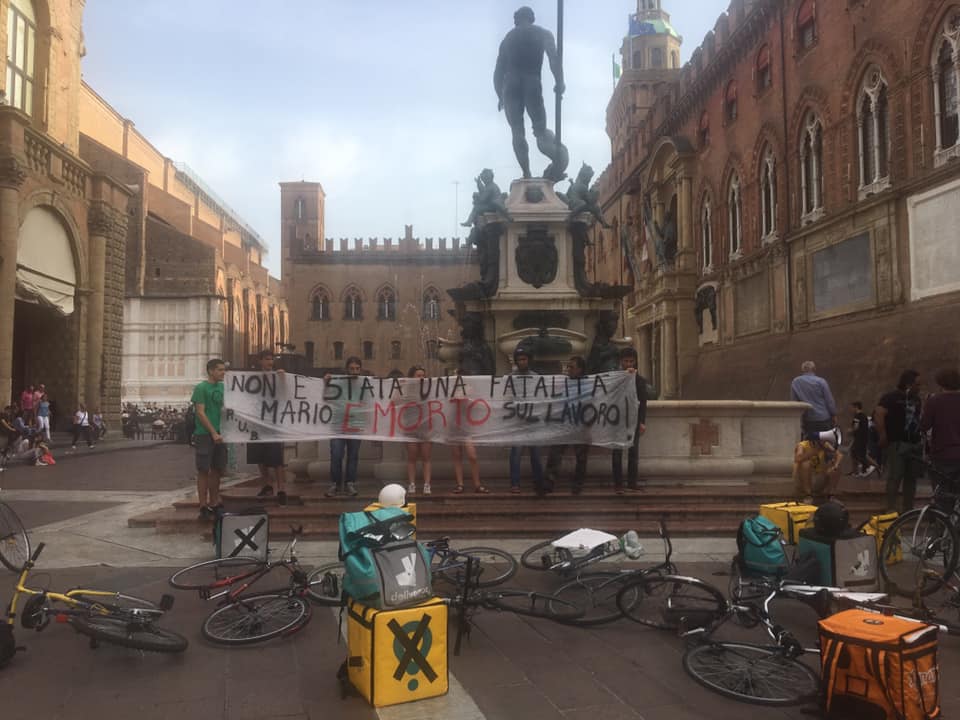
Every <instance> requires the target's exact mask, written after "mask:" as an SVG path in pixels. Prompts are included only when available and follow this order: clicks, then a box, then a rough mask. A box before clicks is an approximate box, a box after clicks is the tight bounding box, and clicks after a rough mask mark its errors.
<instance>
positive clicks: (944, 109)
mask: <svg viewBox="0 0 960 720" xmlns="http://www.w3.org/2000/svg"><path fill="white" fill-rule="evenodd" d="M933 95H934V97H933V103H934V105H933V107H934V114H935V120H934V126H935V129H936V135H937V146H936V151H935V154H934V164H935V165H936V166H939V165H942V164H943V163H945V162H946V161H947V160H949V159H950V158H951V157H957V156H960V142H958V140H960V11H955V12H954V13H953V14H952V15H951V16H950V17H949V18H948V19H947V21H946V22H945V23H944V27H943V29H942V30H941V33H940V36H939V39H938V44H937V45H936V48H935V51H934V57H933Z"/></svg>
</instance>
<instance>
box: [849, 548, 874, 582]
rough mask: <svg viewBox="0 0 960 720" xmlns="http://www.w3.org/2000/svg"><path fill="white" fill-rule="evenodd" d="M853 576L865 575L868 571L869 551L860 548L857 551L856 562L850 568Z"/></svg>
mask: <svg viewBox="0 0 960 720" xmlns="http://www.w3.org/2000/svg"><path fill="white" fill-rule="evenodd" d="M850 572H851V574H852V575H853V576H854V577H866V576H867V575H868V574H869V572H870V551H869V550H861V551H860V552H859V553H857V562H856V563H854V565H853V567H852V568H850Z"/></svg>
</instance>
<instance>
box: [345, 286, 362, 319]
mask: <svg viewBox="0 0 960 720" xmlns="http://www.w3.org/2000/svg"><path fill="white" fill-rule="evenodd" d="M343 319H344V320H363V299H362V298H361V297H360V291H359V290H357V288H355V287H351V288H350V289H348V290H347V292H346V293H344V296H343Z"/></svg>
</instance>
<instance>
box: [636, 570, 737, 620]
mask: <svg viewBox="0 0 960 720" xmlns="http://www.w3.org/2000/svg"><path fill="white" fill-rule="evenodd" d="M617 608H619V610H620V612H621V613H623V614H624V615H625V616H626V617H628V618H630V619H631V620H633V621H634V622H638V623H640V624H641V625H647V626H648V627H653V628H658V629H660V630H676V629H677V628H679V627H680V625H681V623H683V624H684V625H685V626H686V628H687V629H692V628H697V627H705V626H706V625H709V624H710V623H711V622H713V621H715V620H717V619H719V618H720V617H722V616H723V614H724V613H725V612H726V609H727V601H726V598H724V597H723V594H722V593H721V592H720V591H719V590H717V589H716V588H715V587H713V586H712V585H708V584H707V583H705V582H703V581H702V580H698V579H697V578H691V577H684V576H681V575H650V576H647V577H643V578H640V579H639V580H633V581H631V582H628V583H627V584H626V585H623V586H622V587H621V588H620V592H618V593H617Z"/></svg>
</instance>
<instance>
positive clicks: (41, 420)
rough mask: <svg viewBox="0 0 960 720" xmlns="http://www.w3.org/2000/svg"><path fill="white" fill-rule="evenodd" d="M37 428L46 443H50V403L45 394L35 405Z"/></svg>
mask: <svg viewBox="0 0 960 720" xmlns="http://www.w3.org/2000/svg"><path fill="white" fill-rule="evenodd" d="M37 428H38V429H39V430H40V432H41V433H42V434H43V437H44V438H45V439H46V441H47V442H50V401H49V400H48V399H47V394H46V393H43V395H41V396H40V402H39V403H37Z"/></svg>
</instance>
